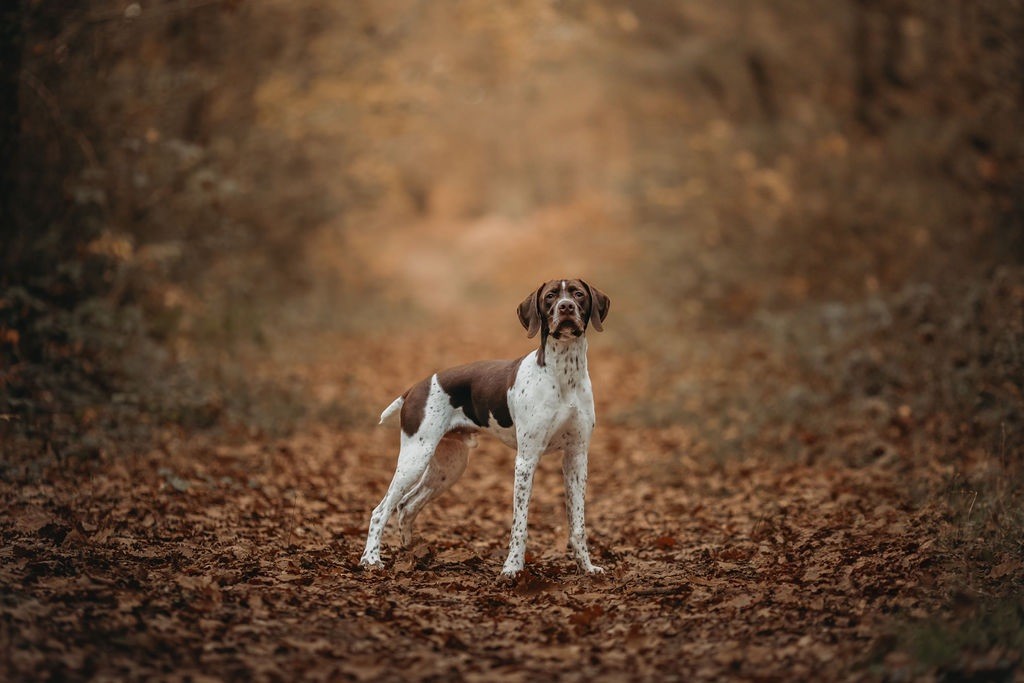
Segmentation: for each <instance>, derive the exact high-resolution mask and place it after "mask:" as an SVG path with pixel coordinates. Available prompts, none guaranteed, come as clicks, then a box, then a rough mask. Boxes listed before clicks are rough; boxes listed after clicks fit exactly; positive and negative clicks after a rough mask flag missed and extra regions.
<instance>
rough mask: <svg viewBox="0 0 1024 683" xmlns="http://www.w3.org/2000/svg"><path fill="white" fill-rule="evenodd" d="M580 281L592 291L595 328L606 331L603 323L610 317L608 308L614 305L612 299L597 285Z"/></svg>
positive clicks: (592, 313) (591, 307)
mask: <svg viewBox="0 0 1024 683" xmlns="http://www.w3.org/2000/svg"><path fill="white" fill-rule="evenodd" d="M580 282H582V283H583V286H584V287H586V288H587V291H588V292H589V293H590V322H591V323H592V324H593V325H594V329H595V330H597V331H598V332H604V328H603V327H601V323H603V322H604V319H605V318H607V317H608V308H609V307H610V306H611V305H612V300H611V299H609V298H608V295H607V294H605V293H604V292H602V291H601V290H600V289H598V288H597V287H592V286H591V285H589V284H587V283H586V281H584V280H580Z"/></svg>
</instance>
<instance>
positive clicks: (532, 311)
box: [516, 285, 544, 339]
mask: <svg viewBox="0 0 1024 683" xmlns="http://www.w3.org/2000/svg"><path fill="white" fill-rule="evenodd" d="M542 289H544V285H541V286H540V287H538V288H537V291H536V292H534V293H533V294H531V295H530V296H528V297H526V298H525V299H524V300H523V303H521V304H519V309H518V310H517V311H516V313H517V314H518V315H519V322H520V323H522V324H523V327H525V328H526V337H527V339H533V338H534V337H536V336H537V333H538V332H540V318H541V315H540V290H542Z"/></svg>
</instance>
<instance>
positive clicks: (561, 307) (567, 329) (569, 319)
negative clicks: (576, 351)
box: [548, 298, 583, 339]
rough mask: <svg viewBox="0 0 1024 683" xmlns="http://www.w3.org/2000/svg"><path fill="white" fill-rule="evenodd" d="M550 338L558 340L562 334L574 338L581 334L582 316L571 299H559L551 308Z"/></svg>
mask: <svg viewBox="0 0 1024 683" xmlns="http://www.w3.org/2000/svg"><path fill="white" fill-rule="evenodd" d="M548 329H549V330H550V332H551V336H552V337H554V338H555V339H558V338H559V337H560V336H561V335H562V334H563V333H569V334H571V335H572V336H574V337H578V336H580V335H581V334H583V314H582V312H581V311H580V307H579V306H578V305H577V304H576V302H575V301H573V300H572V299H565V298H563V299H559V300H558V301H557V302H556V303H555V305H554V306H553V307H552V308H551V324H550V326H549V327H548Z"/></svg>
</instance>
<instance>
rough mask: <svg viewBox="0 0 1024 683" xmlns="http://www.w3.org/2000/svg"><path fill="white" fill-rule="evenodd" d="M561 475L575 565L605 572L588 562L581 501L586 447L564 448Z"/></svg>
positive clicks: (585, 530)
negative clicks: (563, 481) (563, 482)
mask: <svg viewBox="0 0 1024 683" xmlns="http://www.w3.org/2000/svg"><path fill="white" fill-rule="evenodd" d="M562 476H563V477H564V478H565V516H566V519H567V521H568V523H569V546H570V547H571V548H572V552H573V556H574V557H575V559H576V564H577V565H579V568H580V569H581V570H582V571H585V572H587V573H588V574H600V573H601V572H603V571H604V569H602V568H601V567H598V566H596V565H595V564H593V563H592V562H591V561H590V551H589V550H588V549H587V525H586V521H585V516H584V511H583V507H584V499H585V497H586V493H587V446H586V444H581V445H579V446H576V447H573V448H567V449H566V450H565V455H564V457H563V458H562Z"/></svg>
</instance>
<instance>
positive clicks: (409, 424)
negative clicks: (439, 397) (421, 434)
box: [402, 377, 430, 436]
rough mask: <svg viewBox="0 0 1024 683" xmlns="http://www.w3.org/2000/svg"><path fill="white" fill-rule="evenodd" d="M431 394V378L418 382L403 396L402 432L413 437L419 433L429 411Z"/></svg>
mask: <svg viewBox="0 0 1024 683" xmlns="http://www.w3.org/2000/svg"><path fill="white" fill-rule="evenodd" d="M429 394H430V377H427V378H426V379H424V380H422V381H420V382H417V383H416V384H414V385H412V386H411V387H409V390H408V391H406V392H405V393H404V394H402V398H403V399H405V402H404V403H402V431H403V432H405V433H406V435H407V436H412V435H413V434H415V433H416V432H417V431H419V428H420V425H421V424H422V423H423V416H424V415H425V414H426V411H427V396H428V395H429Z"/></svg>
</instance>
